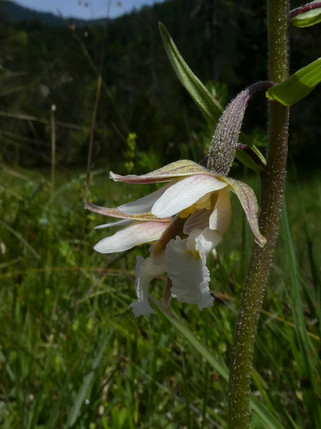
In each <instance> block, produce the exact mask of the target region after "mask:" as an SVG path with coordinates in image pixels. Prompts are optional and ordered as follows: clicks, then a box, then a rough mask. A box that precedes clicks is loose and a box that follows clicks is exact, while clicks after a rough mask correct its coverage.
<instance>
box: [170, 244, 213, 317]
mask: <svg viewBox="0 0 321 429" xmlns="http://www.w3.org/2000/svg"><path fill="white" fill-rule="evenodd" d="M165 269H166V271H167V273H168V276H169V278H170V279H171V281H172V283H173V285H172V288H171V294H172V296H173V297H174V298H176V299H178V300H179V301H181V302H187V303H190V304H197V305H198V308H199V309H200V310H202V309H203V308H205V307H210V306H212V305H213V301H214V299H213V297H212V296H211V293H210V290H209V287H208V283H209V280H210V275H209V271H208V269H207V267H206V258H205V252H204V251H203V249H202V250H201V251H200V253H199V257H195V256H194V255H193V254H192V253H191V252H189V251H187V248H186V239H184V240H182V239H181V238H180V237H176V239H175V240H171V241H170V242H169V243H168V245H167V247H166V251H165Z"/></svg>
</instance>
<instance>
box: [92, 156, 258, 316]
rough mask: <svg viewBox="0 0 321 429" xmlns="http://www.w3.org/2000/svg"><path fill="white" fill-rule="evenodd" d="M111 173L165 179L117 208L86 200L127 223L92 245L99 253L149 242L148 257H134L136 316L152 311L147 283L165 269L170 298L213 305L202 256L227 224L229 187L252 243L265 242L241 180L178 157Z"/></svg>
mask: <svg viewBox="0 0 321 429" xmlns="http://www.w3.org/2000/svg"><path fill="white" fill-rule="evenodd" d="M110 177H111V178H112V179H113V180H114V181H119V182H125V183H129V184H138V183H140V184H148V183H160V182H169V183H167V184H165V185H164V186H163V187H162V188H160V189H158V190H157V191H155V192H153V193H151V194H149V195H147V196H145V197H143V198H140V199H138V200H136V201H134V202H130V203H127V204H124V205H121V206H119V207H117V208H104V207H98V206H95V205H93V204H91V203H89V202H86V203H85V207H86V208H87V209H89V210H91V211H94V212H96V213H100V214H103V215H106V216H111V217H115V218H120V219H122V220H121V221H118V222H115V223H114V224H115V225H116V224H117V225H119V224H121V225H124V224H126V223H129V225H128V226H126V227H125V228H123V229H121V230H119V231H118V232H116V233H115V234H114V235H112V236H110V237H106V238H103V239H102V240H101V241H99V242H98V243H97V244H96V246H95V247H94V249H95V250H96V251H97V252H100V253H114V252H122V251H125V250H128V249H131V248H133V247H135V246H137V245H140V244H144V243H152V244H153V246H152V247H151V251H150V256H149V257H148V258H147V259H144V258H142V256H138V257H137V264H136V269H135V283H136V284H135V287H136V295H137V301H136V302H135V303H133V304H131V307H132V310H133V312H134V314H135V316H140V315H149V314H150V313H152V312H153V310H152V308H151V306H150V304H149V301H148V289H149V284H150V282H151V280H153V279H154V278H155V277H157V276H159V275H160V274H161V273H163V272H167V275H168V278H169V281H168V283H167V284H168V287H169V288H170V295H171V296H172V297H173V298H176V299H178V300H179V301H181V302H185V303H190V304H197V305H198V307H199V309H200V310H202V309H203V308H206V307H210V306H212V305H213V297H212V295H211V292H210V289H209V281H210V273H209V271H208V268H207V266H206V258H207V256H208V254H209V253H210V252H211V251H212V250H213V249H214V248H215V247H216V246H217V245H218V243H219V242H220V241H221V240H222V237H223V235H224V234H225V233H226V231H227V230H228V228H229V226H230V223H231V217H232V210H231V204H230V197H229V191H233V192H234V193H235V194H236V195H237V197H238V199H239V201H240V203H241V205H242V207H243V210H244V212H245V214H246V217H247V220H248V224H249V226H250V229H251V231H252V233H253V236H254V240H255V242H256V243H257V244H258V245H259V246H264V244H265V242H266V240H265V238H264V237H263V236H262V235H261V234H260V231H259V227H258V219H257V212H258V206H257V201H256V197H255V194H254V192H253V190H252V189H251V188H250V187H249V186H248V185H246V184H245V183H242V182H239V181H237V180H234V179H231V178H228V177H225V176H220V175H217V174H214V173H213V172H211V171H209V170H208V169H206V168H205V167H202V166H201V165H199V164H196V163H194V162H193V161H188V160H181V161H176V162H173V163H171V164H168V165H166V166H165V167H162V168H160V169H158V170H155V171H152V172H150V173H148V174H144V175H141V176H135V175H127V176H120V175H117V174H114V173H112V172H111V173H110ZM110 225H112V224H106V225H102V226H101V227H108V226H110ZM167 292H168V291H167ZM165 295H166V293H165Z"/></svg>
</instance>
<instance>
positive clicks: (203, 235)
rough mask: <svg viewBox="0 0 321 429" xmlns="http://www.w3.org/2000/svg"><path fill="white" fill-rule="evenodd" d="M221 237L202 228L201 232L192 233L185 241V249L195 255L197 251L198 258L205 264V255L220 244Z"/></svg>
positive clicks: (217, 233) (215, 232)
mask: <svg viewBox="0 0 321 429" xmlns="http://www.w3.org/2000/svg"><path fill="white" fill-rule="evenodd" d="M222 238H223V236H222V235H221V234H220V233H219V232H218V231H212V230H211V229H209V228H204V229H203V230H202V231H200V230H198V229H197V230H195V231H193V232H192V233H191V234H190V235H189V236H188V238H187V239H186V248H187V249H188V250H189V251H190V252H192V253H195V251H198V252H199V254H200V257H201V258H202V259H204V263H206V257H207V255H208V254H209V253H210V252H211V251H212V250H213V249H214V248H215V247H216V246H217V245H218V244H219V243H220V242H221V240H222Z"/></svg>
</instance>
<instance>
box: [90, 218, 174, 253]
mask: <svg viewBox="0 0 321 429" xmlns="http://www.w3.org/2000/svg"><path fill="white" fill-rule="evenodd" d="M167 226H168V225H167V223H163V222H139V223H138V222H135V223H133V224H132V225H130V226H128V227H127V228H124V229H121V230H120V231H118V232H116V233H115V234H114V235H112V236H110V237H106V238H103V239H102V240H100V241H99V242H98V243H97V244H96V246H95V247H94V249H95V250H96V251H97V252H99V253H114V252H124V251H125V250H129V249H131V248H132V247H135V246H138V245H139V244H143V243H150V242H153V241H156V240H158V239H159V237H160V236H161V235H162V233H163V231H164V230H165V229H166V228H167Z"/></svg>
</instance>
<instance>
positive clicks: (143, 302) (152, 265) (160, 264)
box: [130, 256, 164, 317]
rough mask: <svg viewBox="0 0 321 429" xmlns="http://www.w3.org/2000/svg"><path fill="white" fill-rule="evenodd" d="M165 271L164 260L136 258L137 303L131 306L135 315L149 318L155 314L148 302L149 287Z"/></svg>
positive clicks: (161, 258)
mask: <svg viewBox="0 0 321 429" xmlns="http://www.w3.org/2000/svg"><path fill="white" fill-rule="evenodd" d="M163 271H164V258H163V257H160V258H147V259H144V258H143V257H142V256H137V258H136V268H135V289H136V296H137V301H136V302H133V303H132V304H130V307H131V308H132V311H133V313H134V314H135V316H136V317H138V316H149V315H150V314H151V313H153V312H154V311H153V309H152V307H151V306H150V305H149V301H148V287H149V283H150V282H151V280H152V279H154V278H155V277H157V276H159V275H160V274H161V273H162V272H163Z"/></svg>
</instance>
